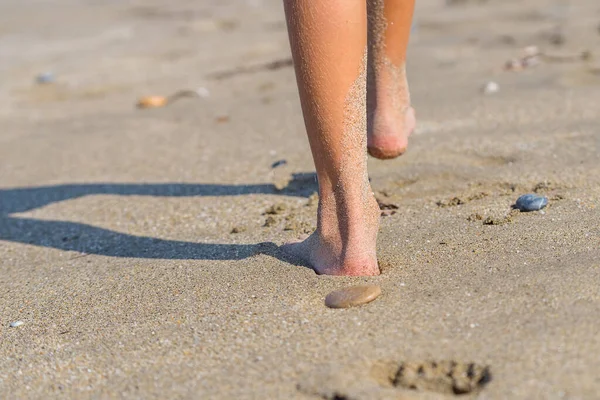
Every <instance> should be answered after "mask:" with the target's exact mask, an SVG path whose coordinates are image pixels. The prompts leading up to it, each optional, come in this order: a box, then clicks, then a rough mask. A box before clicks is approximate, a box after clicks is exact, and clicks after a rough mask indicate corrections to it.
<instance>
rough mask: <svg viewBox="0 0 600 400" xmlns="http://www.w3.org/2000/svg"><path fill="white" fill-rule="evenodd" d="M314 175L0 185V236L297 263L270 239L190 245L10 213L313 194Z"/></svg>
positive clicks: (112, 252)
mask: <svg viewBox="0 0 600 400" xmlns="http://www.w3.org/2000/svg"><path fill="white" fill-rule="evenodd" d="M316 190H317V184H316V179H315V175H314V174H311V173H302V174H294V176H293V179H292V180H291V181H290V183H289V184H288V185H287V186H286V187H285V188H283V189H282V190H278V189H277V188H276V187H275V186H274V185H272V184H256V185H216V184H179V183H165V184H127V183H123V184H71V185H56V186H41V187H32V188H13V189H0V240H6V241H11V242H18V243H25V244H31V245H36V246H43V247H51V248H55V249H60V250H67V251H77V252H80V253H85V254H98V255H104V256H111V257H135V258H154V259H178V260H182V259H186V260H241V259H243V258H247V257H250V256H253V255H255V254H267V255H270V256H272V257H276V258H278V259H280V260H283V261H286V262H291V263H293V264H296V265H301V264H299V263H298V262H297V260H292V259H290V258H289V257H286V255H285V254H283V253H282V252H281V251H279V248H278V246H277V245H275V244H274V243H271V242H265V243H257V244H218V243H194V242H183V241H177V240H164V239H158V238H153V237H147V236H135V235H129V234H126V233H120V232H115V231H111V230H108V229H103V228H98V227H95V226H92V225H87V224H82V223H76V222H67V221H49V220H39V219H33V218H22V217H15V216H11V214H14V213H21V212H26V211H29V210H33V209H36V208H40V207H43V206H46V205H48V204H51V203H56V202H60V201H64V200H70V199H75V198H79V197H83V196H90V195H100V194H109V195H121V196H156V197H192V196H241V195H247V194H277V195H286V196H295V197H308V196H310V195H311V194H312V193H314V192H316Z"/></svg>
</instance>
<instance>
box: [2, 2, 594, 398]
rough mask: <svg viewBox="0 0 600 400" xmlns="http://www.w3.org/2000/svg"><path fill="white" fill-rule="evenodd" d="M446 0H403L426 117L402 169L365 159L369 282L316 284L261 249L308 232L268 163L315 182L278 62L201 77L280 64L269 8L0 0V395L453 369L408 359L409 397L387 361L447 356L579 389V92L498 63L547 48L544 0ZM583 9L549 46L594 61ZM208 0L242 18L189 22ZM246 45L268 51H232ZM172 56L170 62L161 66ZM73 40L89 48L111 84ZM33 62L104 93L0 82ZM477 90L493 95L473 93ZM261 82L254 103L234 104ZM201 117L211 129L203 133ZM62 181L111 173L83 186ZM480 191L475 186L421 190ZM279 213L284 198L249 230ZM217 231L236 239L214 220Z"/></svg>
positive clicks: (586, 351)
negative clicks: (371, 243) (373, 243)
mask: <svg viewBox="0 0 600 400" xmlns="http://www.w3.org/2000/svg"><path fill="white" fill-rule="evenodd" d="M48 4H50V3H48ZM453 4H455V5H452V6H445V5H443V4H442V2H439V1H433V0H422V1H419V2H417V7H418V9H417V13H416V15H417V21H418V23H419V27H418V29H417V34H416V35H414V36H413V38H414V39H415V40H414V41H413V43H412V47H411V49H410V54H409V57H410V59H409V63H408V70H409V73H410V77H411V90H412V93H411V94H412V101H413V102H414V103H415V105H416V106H418V109H419V113H420V114H421V115H422V120H423V121H427V122H428V124H427V125H426V126H425V127H424V129H422V134H420V135H416V136H415V137H414V139H412V138H411V140H412V141H411V151H409V152H407V153H406V154H405V155H404V156H402V158H401V159H398V160H394V161H389V162H379V161H371V168H370V171H369V173H370V178H371V184H372V186H373V191H375V192H376V193H382V192H385V193H387V195H388V196H387V197H385V198H384V202H385V203H393V204H395V205H397V206H398V207H399V208H398V210H397V212H396V214H394V215H390V216H388V217H386V218H383V219H382V221H381V229H380V233H379V243H378V244H379V248H378V250H379V252H378V257H379V259H380V264H381V265H382V267H383V268H382V269H383V273H382V275H380V276H378V277H374V278H369V279H364V278H337V277H335V278H334V277H323V276H316V275H315V274H314V272H312V271H311V270H309V269H307V268H302V267H298V266H294V265H291V264H287V263H285V262H283V261H281V260H278V259H277V258H275V257H273V255H276V252H275V251H270V250H269V249H270V247H269V246H268V245H259V243H263V242H265V243H268V242H275V243H278V244H279V243H283V242H285V241H289V240H293V239H294V238H295V236H297V234H298V233H299V232H298V231H294V230H290V231H285V230H284V229H285V226H286V222H287V221H286V220H285V218H286V217H287V216H288V215H291V214H292V213H293V215H294V217H293V218H294V219H295V220H297V221H298V222H299V223H298V226H299V228H298V229H301V228H300V226H304V225H305V226H306V227H311V228H314V226H315V212H316V204H314V202H313V204H312V205H307V203H308V200H307V198H306V196H308V195H310V193H308V192H310V190H307V189H306V188H301V189H299V190H295V189H294V190H291V189H289V190H283V191H280V192H277V191H276V190H275V189H273V188H272V186H270V185H271V183H272V182H271V181H270V180H269V179H270V178H268V173H269V170H270V165H271V164H272V163H273V162H275V161H277V160H278V159H286V160H288V165H287V166H286V167H289V168H290V170H291V171H292V172H294V173H300V172H310V171H313V167H312V161H311V157H310V153H309V150H308V145H307V143H306V138H305V136H304V129H303V123H302V117H301V115H300V113H299V109H300V106H299V104H298V99H297V93H296V87H295V81H294V77H293V71H292V70H291V69H290V68H282V69H279V70H277V71H267V72H260V71H258V72H255V73H252V74H240V75H235V76H232V77H229V78H227V79H222V80H215V81H212V80H210V79H209V78H208V76H209V75H210V74H211V73H214V72H218V71H221V70H222V71H231V70H234V69H236V67H240V66H249V65H259V64H266V63H268V62H270V61H273V60H280V59H284V58H286V57H289V49H288V44H287V37H286V32H285V29H284V28H283V26H282V25H281V24H280V23H281V22H282V21H283V13H282V10H281V4H280V1H278V0H268V1H265V2H263V4H262V6H261V7H258V8H256V7H254V6H252V5H251V4H246V3H236V4H235V7H233V8H230V6H228V5H227V4H225V3H223V2H217V1H206V2H202V4H201V5H198V4H197V3H194V4H193V5H191V3H189V2H183V1H180V0H176V1H174V2H171V3H169V5H168V7H167V6H165V5H164V4H158V3H157V2H144V7H146V11H145V14H144V15H145V16H144V17H140V16H139V13H137V14H136V13H133V12H125V11H126V10H125V8H127V7H130V5H127V4H123V3H122V2H118V3H117V2H103V4H102V5H101V6H98V5H91V4H81V5H79V6H78V14H77V15H78V21H77V25H75V23H74V22H73V21H71V20H70V19H69V13H68V12H65V10H66V9H67V8H68V7H71V6H72V5H71V2H67V1H66V0H64V1H63V0H55V1H53V2H52V4H51V5H48V6H42V5H38V6H36V7H38V8H34V7H29V6H27V7H25V6H23V5H21V4H20V3H18V2H4V1H0V26H2V27H3V28H2V29H3V33H2V36H0V48H1V49H3V50H4V51H5V52H8V51H9V50H10V54H21V56H22V57H20V58H18V59H17V58H6V59H3V62H2V67H1V68H2V70H3V74H6V75H5V76H7V77H8V78H7V79H5V80H4V82H3V84H2V85H1V87H0V104H2V105H3V108H2V111H1V112H0V118H1V120H0V126H2V128H3V129H1V130H0V159H1V160H2V165H1V166H0V286H1V287H2V291H0V315H1V316H2V323H1V324H0V398H32V399H46V398H48V397H69V398H81V397H119V398H165V397H174V398H190V399H191V398H198V397H202V398H215V399H220V398H242V399H244V398H248V399H250V398H290V399H295V398H298V399H313V398H316V396H317V395H318V396H322V395H323V394H326V395H331V396H330V398H334V397H332V396H333V395H338V398H343V397H346V398H355V399H384V398H398V397H400V398H402V397H404V398H409V399H410V398H441V396H446V398H450V396H451V395H449V394H442V392H443V393H448V392H449V391H452V390H453V386H452V385H454V384H455V381H457V382H462V379H454V378H453V379H452V380H450V381H449V382H448V380H445V379H441V378H443V377H441V378H440V379H438V375H435V374H433V373H432V375H431V376H432V379H429V378H428V379H418V380H416V381H415V382H414V383H412V384H414V385H416V386H419V387H420V388H422V389H420V390H423V391H422V392H419V393H416V392H414V391H413V389H410V388H407V387H404V386H402V384H401V382H403V383H406V384H407V385H408V386H410V385H411V382H408V383H407V380H406V379H404V377H408V375H400V376H399V378H402V379H397V382H398V386H395V385H394V382H395V378H396V376H397V375H398V371H399V368H400V366H402V365H410V366H411V368H409V369H408V370H409V372H410V371H414V370H417V371H418V369H419V366H423V368H424V370H427V371H429V370H428V369H427V368H428V366H433V364H432V363H433V362H436V365H438V366H441V365H445V364H443V363H444V362H448V361H450V362H452V361H454V362H455V363H456V365H458V366H466V367H468V366H469V365H471V364H473V365H475V367H476V368H475V371H476V372H477V371H485V368H488V367H489V371H490V372H491V376H492V380H491V381H490V382H489V383H487V384H485V385H477V384H478V381H474V380H470V381H467V386H465V385H464V383H461V385H460V386H459V389H460V388H465V387H467V388H471V387H472V388H473V390H474V391H475V390H476V391H478V393H479V395H480V397H482V398H491V399H496V398H511V399H530V398H547V399H552V398H558V397H560V396H562V397H565V398H566V397H568V398H573V399H575V398H581V399H593V398H596V397H597V393H598V392H599V391H600V387H599V386H600V385H599V383H598V380H597V375H598V374H597V371H599V370H600V361H599V360H598V357H597V354H598V353H599V352H600V339H599V338H598V334H597V333H598V329H597V325H598V324H597V315H598V314H599V312H600V298H599V297H598V290H597V287H598V282H600V264H599V262H598V260H599V259H600V251H599V250H598V244H599V243H600V231H599V228H598V227H599V226H600V203H599V201H598V199H599V198H600V189H599V187H600V185H599V184H600V178H599V177H600V160H599V158H598V152H597V149H598V140H599V139H598V129H597V127H598V121H597V105H596V104H597V101H596V99H597V93H598V89H599V85H600V82H599V81H598V77H597V75H594V74H591V73H589V72H587V71H588V69H587V68H588V67H590V68H591V67H592V65H591V64H590V65H587V64H585V65H584V64H582V63H577V62H570V63H562V64H558V63H541V64H540V65H538V66H537V67H535V68H531V69H525V70H523V71H520V72H504V71H502V68H503V65H504V63H505V62H506V61H507V60H509V59H511V58H512V57H515V55H518V54H519V52H520V51H521V49H522V47H525V46H528V45H532V44H534V45H538V46H539V47H540V48H545V47H547V46H554V45H553V44H551V43H548V44H547V43H546V42H544V40H546V39H545V37H546V36H545V32H546V31H547V30H548V27H549V26H554V24H556V23H557V20H556V19H555V17H553V16H551V15H548V14H549V12H548V10H551V9H552V7H553V6H554V5H555V4H554V2H553V1H550V0H532V1H528V2H492V1H488V2H485V3H480V2H454V3H453ZM14 7H20V9H19V10H20V11H19V12H14V13H13V12H11V11H12V9H13V8H14ZM41 7H43V11H44V12H43V13H41V12H39V10H41ZM196 7H202V9H201V10H198V9H197V8H196ZM597 7H598V6H597V2H596V1H593V0H581V1H578V2H577V3H576V4H575V3H572V4H571V7H570V8H569V10H568V13H567V14H564V18H563V19H562V20H560V21H559V22H560V24H562V27H563V30H562V32H563V34H564V36H565V41H564V44H563V45H561V46H562V47H561V48H560V49H556V50H557V52H558V50H561V51H560V52H561V53H562V52H563V50H564V53H576V52H578V51H582V50H584V49H583V48H582V47H584V46H585V47H586V49H585V50H590V51H591V52H592V53H593V54H600V49H599V48H598V47H599V42H598V33H597V25H598V17H597ZM153 10H154V11H155V12H152V11H153ZM156 10H158V11H162V12H158V11H156ZM165 11H169V12H168V13H165ZM35 13H37V14H36V15H33V14H35ZM99 15H100V16H101V17H102V18H100V19H99V18H98V16H99ZM165 15H166V16H165ZM178 15H180V16H185V17H177V16H178ZM208 15H217V16H219V18H229V19H234V20H235V19H237V20H239V15H245V16H247V18H245V19H244V20H243V21H241V22H240V23H239V24H238V25H237V27H236V28H234V29H230V30H228V31H226V32H225V31H212V30H200V29H199V28H198V27H199V26H204V25H205V22H202V21H206V20H207V19H208V18H209V17H208ZM7 19H10V20H11V21H7ZM30 21H38V22H39V23H35V24H32V23H30ZM9 22H10V23H9ZM278 23H279V25H278ZM104 24H105V25H106V26H104ZM202 24H204V25H202ZM124 25H126V26H135V27H136V28H135V29H134V30H133V31H132V32H134V34H133V35H132V36H131V37H130V38H125V39H123V38H120V39H118V40H116V39H115V41H109V42H106V43H105V42H101V41H97V42H94V43H95V44H94V46H97V48H95V49H96V50H94V51H91V50H90V51H88V52H79V51H78V52H69V51H66V52H64V53H60V52H59V53H52V52H54V51H58V50H60V49H64V48H67V49H68V46H67V47H65V46H63V45H62V42H61V40H63V39H64V40H65V43H67V42H71V41H72V40H73V39H77V38H80V37H86V38H87V37H95V36H98V37H106V35H102V32H101V31H102V30H104V31H106V32H115V31H118V30H119V29H123V26H124ZM213 25H214V24H213ZM44 27H51V28H52V29H51V30H52V32H54V34H53V35H50V34H48V32H47V31H46V30H44V29H46V28H44ZM48 29H49V28H48ZM211 29H212V28H211ZM7 30H8V32H7ZM137 32H139V35H138V33H137ZM190 32H192V33H191V34H190ZM506 35H510V36H511V37H512V39H513V40H512V41H510V42H507V40H506V38H505V36H506ZM21 38H24V39H23V40H21ZM165 38H170V39H169V40H165ZM17 39H18V40H17ZM171 39H172V40H171ZM25 40H27V42H25ZM23 43H34V44H35V46H33V47H31V48H30V49H39V50H36V51H39V52H38V53H36V54H33V53H32V52H31V51H29V52H24V51H22V47H23V46H24V45H23ZM48 43H51V44H53V45H52V46H50V47H49V46H48ZM507 43H508V44H507ZM510 43H512V44H510ZM267 44H268V46H267ZM254 45H256V46H257V47H260V48H270V49H273V50H272V52H266V53H265V52H264V51H263V52H262V53H261V52H258V53H256V52H254V53H253V54H258V56H257V55H252V57H253V58H252V57H251V58H248V57H249V56H248V53H249V51H250V50H252V49H253V46H254ZM10 46H12V47H10ZM249 46H250V48H249ZM9 47H10V48H9ZM174 47H177V49H180V50H181V54H187V55H186V56H183V57H180V58H172V59H165V57H164V56H162V55H164V54H172V53H173V48H174ZM588 47H589V48H588ZM42 50H43V51H42ZM50 50H52V52H51V51H50ZM78 50H79V49H78ZM61 51H62V50H61ZM169 52H170V53H169ZM97 54H110V55H111V57H112V58H111V61H110V65H108V66H109V67H110V68H108V69H110V70H111V74H109V75H105V74H106V70H105V69H104V67H107V66H106V65H105V66H104V67H103V66H102V65H101V63H99V62H98V56H97ZM153 55H154V56H155V57H152V56H153ZM132 59H135V60H136V62H135V66H136V68H131V62H132ZM140 60H151V61H147V62H145V61H140ZM156 60H162V61H159V62H158V64H157V61H156ZM17 61H18V63H17ZM590 62H591V61H590ZM49 66H50V67H49ZM119 67H122V68H119ZM159 67H160V68H159ZM47 70H52V72H53V73H54V74H55V76H56V79H57V82H59V83H61V84H62V83H64V84H66V85H72V86H69V87H72V89H73V93H75V92H77V93H79V91H80V90H81V91H84V90H85V87H86V86H87V85H89V86H90V87H97V85H96V82H95V81H96V80H97V79H99V78H98V77H104V78H106V79H107V82H105V83H107V84H108V83H111V84H119V85H122V86H121V87H122V88H123V90H118V91H114V92H112V91H111V92H109V93H107V94H106V95H105V96H106V97H94V98H81V97H78V96H74V97H73V98H70V97H69V96H67V97H66V98H64V99H62V98H61V99H60V101H58V100H56V101H48V102H43V103H36V102H35V101H34V100H31V99H29V100H28V99H27V98H26V96H25V97H20V96H21V95H20V93H24V92H23V91H22V89H24V88H28V87H30V86H31V85H33V84H35V83H34V82H33V80H34V78H35V76H37V74H39V73H40V72H43V71H47ZM27 71H31V72H30V73H27ZM115 71H118V74H117V73H115ZM140 71H142V72H140ZM146 74H148V77H149V79H148V80H147V81H146V78H144V77H146V76H147V75H146ZM142 75H143V76H142ZM142 78H144V79H142ZM490 80H493V81H495V82H497V83H498V84H499V87H500V90H499V92H498V93H496V94H494V95H493V96H483V95H482V94H480V93H479V88H480V85H482V84H483V83H485V82H488V81H490ZM140 81H144V83H140ZM75 82H77V84H75ZM266 82H273V83H274V87H273V89H271V90H270V92H269V96H270V97H271V98H272V101H271V102H270V103H268V104H264V103H261V102H259V101H256V100H257V98H260V96H262V95H263V94H259V91H258V90H259V89H258V88H259V86H260V85H262V84H263V83H266ZM583 83H585V84H583ZM199 86H206V87H207V88H208V89H209V90H210V93H211V96H210V97H209V98H208V99H204V100H202V101H200V102H196V101H190V102H186V101H182V102H176V103H174V104H173V105H172V106H170V107H166V108H160V109H155V110H144V111H140V110H137V109H135V108H134V105H135V101H136V99H138V98H139V97H140V96H142V95H144V94H147V93H172V92H173V91H175V90H179V89H181V88H186V87H199ZM5 106H6V107H5ZM221 115H229V117H230V119H229V121H228V122H226V123H219V124H217V123H215V122H214V120H215V118H216V117H218V116H221ZM447 121H455V122H453V123H451V124H447V123H446V122H447ZM299 149H302V151H299ZM271 151H273V152H274V155H271ZM461 155H464V157H461ZM490 156H495V157H496V158H494V159H488V158H486V157H490ZM498 156H501V157H505V159H506V160H509V159H510V160H512V162H502V161H501V160H499V159H498ZM145 182H146V183H157V184H165V183H172V184H175V186H169V190H166V189H165V190H158V191H157V187H158V188H163V186H160V185H158V186H148V187H146V186H144V183H145ZM311 182H312V185H313V186H312V187H313V188H314V180H311ZM542 182H548V183H549V184H547V185H545V186H544V185H540V183H542ZM82 183H111V184H116V183H120V184H123V185H124V186H120V187H121V189H120V190H119V191H113V192H111V193H106V192H102V193H100V194H94V191H93V190H91V189H90V190H89V194H88V195H82V194H84V193H88V192H86V190H88V189H85V190H84V189H83V188H84V187H83V186H81V184H82ZM130 183H131V184H135V185H133V186H131V185H129V184H130ZM181 183H186V184H191V185H192V186H189V187H187V186H186V187H183V186H177V184H181ZM60 184H64V185H66V186H55V185H60ZM293 185H294V184H292V186H293ZM307 185H308V184H307ZM96 187H98V186H97V185H96ZM100 187H103V186H102V185H100ZM18 188H28V189H31V190H29V191H25V190H20V189H18ZM536 188H537V189H538V190H537V191H536V190H534V189H536ZM480 192H486V193H488V196H485V197H477V198H473V200H470V201H465V202H464V203H463V204H457V205H454V206H447V207H440V206H438V205H437V204H436V203H437V202H438V201H442V202H447V201H448V199H453V198H455V197H457V198H460V199H469V198H470V197H471V196H474V195H475V194H477V193H480ZM119 193H120V194H119ZM526 193H536V194H539V195H543V196H546V197H547V198H548V200H549V201H548V205H547V206H546V207H545V208H544V209H543V211H544V212H545V214H541V213H540V212H539V211H534V212H528V213H518V214H517V215H516V216H514V217H513V218H512V221H511V222H509V223H505V224H502V225H484V224H483V221H484V220H485V219H486V218H487V217H492V218H501V217H502V216H505V215H507V214H508V213H509V212H510V207H511V205H512V204H514V202H515V201H516V199H517V198H518V197H519V196H520V195H522V194H526ZM281 202H285V203H286V205H287V207H288V208H287V211H283V212H284V213H283V214H277V215H274V217H275V218H276V220H277V223H276V224H274V225H272V226H269V227H262V225H264V222H265V219H266V217H267V215H262V213H263V212H264V211H265V210H267V209H269V208H270V207H271V206H273V205H276V204H278V203H281ZM27 205H31V207H25V206H27ZM285 212H288V213H289V214H285ZM473 214H479V215H481V217H482V219H476V218H474V219H472V220H469V217H470V216H471V215H473ZM235 226H243V227H246V228H247V229H246V230H245V231H244V232H240V233H236V234H231V233H230V232H231V231H232V229H233V228H234V227H235ZM302 229H303V228H302ZM119 253H121V254H125V253H126V254H127V256H123V255H120V256H119V255H118V254H119ZM178 257H179V259H177V258H178ZM362 284H373V285H378V286H380V287H381V289H382V291H383V295H382V296H380V297H379V298H378V299H377V300H375V301H374V302H372V303H369V304H367V305H365V306H363V307H356V308H349V309H346V310H331V309H328V308H327V307H326V306H325V305H324V298H325V296H326V295H327V294H328V293H330V292H331V291H334V290H336V289H339V288H340V287H345V286H353V285H362ZM16 321H22V322H23V324H22V325H20V326H17V327H10V326H9V325H10V324H11V323H13V322H16ZM382 365H383V366H384V367H382ZM479 367H480V368H479ZM381 371H383V372H384V374H382V373H381ZM390 371H391V373H393V374H394V376H392V379H391V380H390V378H389V377H388V376H387V375H385V374H387V373H389V372H390ZM427 376H429V375H427ZM427 376H425V378H427ZM460 377H461V376H459V378H460ZM473 383H475V384H476V385H473ZM432 390H434V391H432ZM435 390H437V391H435ZM474 391H473V392H471V393H474ZM315 393H316V395H315ZM469 396H470V395H464V396H461V397H465V398H469Z"/></svg>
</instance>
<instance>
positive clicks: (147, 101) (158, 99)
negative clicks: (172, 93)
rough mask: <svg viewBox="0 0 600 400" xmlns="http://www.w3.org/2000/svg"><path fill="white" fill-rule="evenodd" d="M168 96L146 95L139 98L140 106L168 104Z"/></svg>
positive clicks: (152, 106) (138, 104) (150, 106)
mask: <svg viewBox="0 0 600 400" xmlns="http://www.w3.org/2000/svg"><path fill="white" fill-rule="evenodd" d="M167 101H168V100H167V98H166V97H164V96H146V97H142V98H141V99H139V100H138V102H137V106H138V108H156V107H164V106H166V105H167Z"/></svg>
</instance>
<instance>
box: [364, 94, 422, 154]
mask: <svg viewBox="0 0 600 400" xmlns="http://www.w3.org/2000/svg"><path fill="white" fill-rule="evenodd" d="M381 114H387V115H381ZM393 114H397V115H395V116H394V115H393ZM398 114H399V115H398ZM369 125H370V126H369V128H370V129H369V132H368V139H367V149H368V151H369V154H370V155H371V156H373V157H375V158H379V159H381V160H387V159H390V158H396V157H398V156H400V155H402V154H404V152H405V151H406V147H407V146H408V137H409V136H410V134H411V133H412V132H413V130H414V129H415V125H416V118H415V110H414V108H412V107H410V106H407V107H405V108H404V109H403V111H400V112H399V113H394V112H387V113H381V112H379V111H375V112H374V113H373V114H372V122H371V123H370V124H369Z"/></svg>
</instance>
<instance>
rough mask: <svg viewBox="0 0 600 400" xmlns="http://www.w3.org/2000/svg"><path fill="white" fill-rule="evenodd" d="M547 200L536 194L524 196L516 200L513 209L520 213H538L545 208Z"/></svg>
mask: <svg viewBox="0 0 600 400" xmlns="http://www.w3.org/2000/svg"><path fill="white" fill-rule="evenodd" d="M547 204H548V198H547V197H544V196H539V195H537V194H524V195H523V196H521V197H519V198H518V199H517V202H516V203H515V208H517V209H519V210H520V211H538V210H541V209H542V208H544V207H546V205H547Z"/></svg>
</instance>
